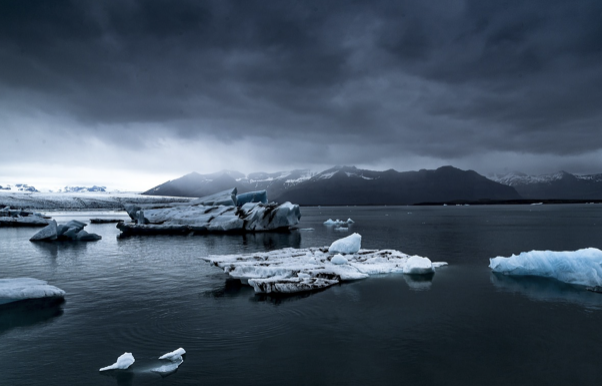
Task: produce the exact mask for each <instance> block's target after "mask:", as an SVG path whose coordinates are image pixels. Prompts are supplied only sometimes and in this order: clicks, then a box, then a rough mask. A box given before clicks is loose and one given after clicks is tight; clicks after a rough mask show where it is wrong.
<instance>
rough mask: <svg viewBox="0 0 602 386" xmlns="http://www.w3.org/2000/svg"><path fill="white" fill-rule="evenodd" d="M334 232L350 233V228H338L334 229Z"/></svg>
mask: <svg viewBox="0 0 602 386" xmlns="http://www.w3.org/2000/svg"><path fill="white" fill-rule="evenodd" d="M334 230H335V231H337V232H349V228H348V227H337V228H334Z"/></svg>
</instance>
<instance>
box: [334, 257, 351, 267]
mask: <svg viewBox="0 0 602 386" xmlns="http://www.w3.org/2000/svg"><path fill="white" fill-rule="evenodd" d="M330 262H331V263H332V264H336V265H344V264H348V263H349V261H347V259H346V258H345V257H344V256H343V255H334V256H333V257H332V259H330Z"/></svg>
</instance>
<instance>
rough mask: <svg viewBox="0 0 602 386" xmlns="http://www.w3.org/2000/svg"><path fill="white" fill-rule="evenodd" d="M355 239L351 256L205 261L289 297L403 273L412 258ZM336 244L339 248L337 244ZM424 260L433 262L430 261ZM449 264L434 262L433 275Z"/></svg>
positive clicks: (284, 254)
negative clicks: (359, 242) (436, 269)
mask: <svg viewBox="0 0 602 386" xmlns="http://www.w3.org/2000/svg"><path fill="white" fill-rule="evenodd" d="M351 236H353V237H352V238H351V240H352V241H353V246H354V248H352V249H351V248H350V249H349V250H350V251H351V250H352V251H353V252H350V253H344V252H342V253H333V252H332V251H330V248H328V247H322V248H304V249H295V248H284V249H279V250H275V251H270V252H261V253H249V254H234V255H219V256H207V257H202V259H204V260H206V261H208V262H210V263H212V264H213V265H215V266H217V267H219V268H222V269H223V270H224V272H225V273H227V274H228V275H230V276H231V277H233V278H235V279H239V280H240V281H241V282H242V283H243V284H247V285H250V286H252V287H253V289H254V290H255V292H256V293H283V294H288V293H296V292H305V291H315V290H319V289H323V288H327V287H330V286H332V285H335V284H339V283H341V282H344V281H352V280H359V279H364V278H367V277H368V276H371V275H378V274H386V273H403V272H404V268H405V267H406V264H407V263H408V261H409V260H410V259H411V258H412V256H409V255H406V254H405V253H402V252H399V251H395V250H391V249H384V250H376V249H359V248H358V249H357V250H355V246H356V245H357V242H358V240H359V241H361V236H360V235H358V234H354V235H351ZM351 236H348V237H347V238H345V239H348V240H346V241H344V242H342V243H341V244H343V245H348V244H350V243H349V241H350V240H349V237H351ZM338 241H340V240H338ZM333 244H334V245H337V242H336V241H335V242H334V243H333ZM358 247H359V246H358ZM343 254H344V255H343ZM420 259H425V261H426V260H428V261H429V262H430V260H429V259H428V258H422V257H421V258H420ZM446 264H447V263H444V262H441V263H432V264H431V270H430V271H429V273H430V274H432V273H433V272H434V270H435V268H436V267H440V266H443V265H446ZM421 267H422V265H421ZM424 272H425V273H426V271H424ZM412 273H413V274H417V273H419V272H414V271H413V272H412Z"/></svg>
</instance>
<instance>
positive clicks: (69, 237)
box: [29, 220, 102, 241]
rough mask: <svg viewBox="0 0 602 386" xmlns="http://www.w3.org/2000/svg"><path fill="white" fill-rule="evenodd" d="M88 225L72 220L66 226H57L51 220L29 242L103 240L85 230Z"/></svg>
mask: <svg viewBox="0 0 602 386" xmlns="http://www.w3.org/2000/svg"><path fill="white" fill-rule="evenodd" d="M86 225H87V224H86V223H83V222H81V221H77V220H71V221H69V222H67V223H66V224H61V225H59V224H57V223H56V221H55V220H51V221H50V222H49V224H48V225H47V226H46V227H44V228H42V229H41V230H40V231H39V232H37V233H36V234H34V235H33V236H32V237H31V238H30V239H29V241H98V240H100V239H102V237H101V236H100V235H97V234H96V233H88V232H86V231H85V230H84V227H85V226H86Z"/></svg>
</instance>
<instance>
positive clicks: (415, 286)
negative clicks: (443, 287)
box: [403, 273, 435, 291]
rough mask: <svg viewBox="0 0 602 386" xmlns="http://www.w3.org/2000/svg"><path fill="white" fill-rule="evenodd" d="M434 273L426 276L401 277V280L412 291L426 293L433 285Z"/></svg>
mask: <svg viewBox="0 0 602 386" xmlns="http://www.w3.org/2000/svg"><path fill="white" fill-rule="evenodd" d="M433 277H435V274H434V273H430V274H426V275H403V279H404V280H405V282H406V284H407V285H408V286H409V287H410V290H412V291H428V290H429V289H431V286H432V285H433Z"/></svg>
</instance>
